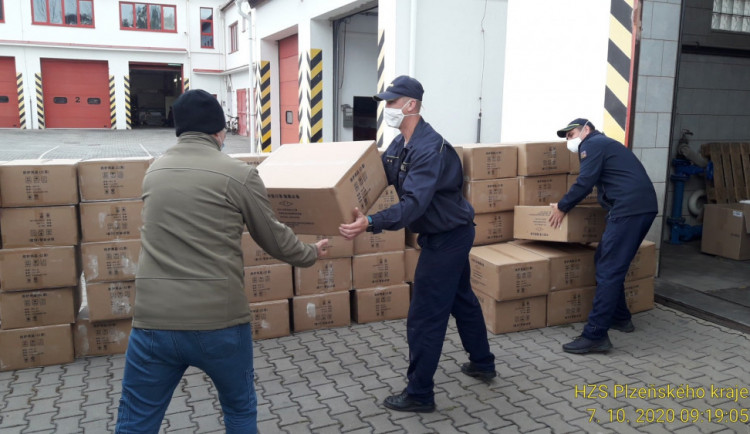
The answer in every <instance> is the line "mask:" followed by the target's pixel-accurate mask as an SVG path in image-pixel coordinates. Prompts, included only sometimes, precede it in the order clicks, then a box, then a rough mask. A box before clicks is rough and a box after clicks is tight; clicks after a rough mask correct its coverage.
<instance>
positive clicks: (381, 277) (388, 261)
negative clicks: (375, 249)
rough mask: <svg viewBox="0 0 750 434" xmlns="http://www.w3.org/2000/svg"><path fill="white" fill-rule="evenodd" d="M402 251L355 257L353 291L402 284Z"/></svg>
mask: <svg viewBox="0 0 750 434" xmlns="http://www.w3.org/2000/svg"><path fill="white" fill-rule="evenodd" d="M404 275H405V274H404V251H403V250H399V251H397V252H383V253H371V254H367V255H355V256H354V257H353V258H352V276H353V277H352V286H353V287H354V288H355V289H360V288H373V287H376V286H391V285H397V284H399V283H403V282H404Z"/></svg>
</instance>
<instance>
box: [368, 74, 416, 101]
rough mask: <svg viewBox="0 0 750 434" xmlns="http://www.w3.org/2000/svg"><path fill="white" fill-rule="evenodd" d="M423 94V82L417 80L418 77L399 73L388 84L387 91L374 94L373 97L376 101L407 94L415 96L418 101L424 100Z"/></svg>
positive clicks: (388, 99) (410, 96)
mask: <svg viewBox="0 0 750 434" xmlns="http://www.w3.org/2000/svg"><path fill="white" fill-rule="evenodd" d="M423 94H424V89H423V88H422V83H420V82H419V81H417V79H416V78H411V77H409V76H408V75H399V76H398V77H396V78H395V79H394V80H393V81H392V82H391V84H389V85H388V87H387V88H386V89H385V92H381V93H379V94H377V95H374V96H373V97H372V98H373V99H374V100H375V101H390V100H392V99H396V98H399V97H402V96H406V97H409V98H414V99H416V100H417V101H422V95H423Z"/></svg>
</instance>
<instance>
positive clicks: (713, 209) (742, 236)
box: [701, 203, 750, 261]
mask: <svg viewBox="0 0 750 434" xmlns="http://www.w3.org/2000/svg"><path fill="white" fill-rule="evenodd" d="M746 220H750V207H748V205H746V204H736V203H734V204H706V206H705V207H703V236H702V238H701V252H703V253H710V254H712V255H717V256H722V257H725V258H729V259H737V260H740V261H742V260H745V259H750V232H748V229H750V228H749V227H748V223H746Z"/></svg>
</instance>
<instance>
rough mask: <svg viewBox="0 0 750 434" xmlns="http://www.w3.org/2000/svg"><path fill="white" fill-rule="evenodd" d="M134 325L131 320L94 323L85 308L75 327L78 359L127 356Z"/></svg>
mask: <svg viewBox="0 0 750 434" xmlns="http://www.w3.org/2000/svg"><path fill="white" fill-rule="evenodd" d="M132 324H133V321H132V320H131V319H129V318H126V319H117V320H107V321H97V322H94V321H92V320H91V319H90V318H89V317H88V312H87V308H85V307H84V308H83V309H82V310H81V312H80V313H79V314H78V319H77V320H76V323H75V325H74V326H73V341H74V345H75V355H76V357H86V356H108V355H111V354H125V351H126V350H127V349H128V340H129V339H130V330H131V329H132Z"/></svg>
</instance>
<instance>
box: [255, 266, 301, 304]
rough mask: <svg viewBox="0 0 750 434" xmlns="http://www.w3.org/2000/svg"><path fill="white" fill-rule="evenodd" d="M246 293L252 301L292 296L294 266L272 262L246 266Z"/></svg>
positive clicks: (257, 301)
mask: <svg viewBox="0 0 750 434" xmlns="http://www.w3.org/2000/svg"><path fill="white" fill-rule="evenodd" d="M245 295H246V296H247V300H248V301H249V302H250V303H260V302H262V301H268V300H281V299H288V298H292V296H293V295H294V284H293V283H292V266H291V265H289V264H270V265H256V266H254V267H246V268H245Z"/></svg>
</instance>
